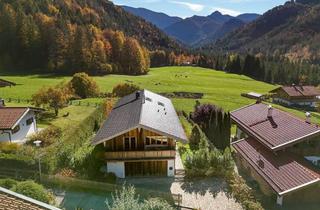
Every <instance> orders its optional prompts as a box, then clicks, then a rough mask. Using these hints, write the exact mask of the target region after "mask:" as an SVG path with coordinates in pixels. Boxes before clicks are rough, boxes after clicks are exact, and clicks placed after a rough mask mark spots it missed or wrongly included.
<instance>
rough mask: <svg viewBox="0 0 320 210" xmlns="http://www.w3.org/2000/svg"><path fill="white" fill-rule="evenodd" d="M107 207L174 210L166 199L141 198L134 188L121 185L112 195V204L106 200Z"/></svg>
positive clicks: (114, 208)
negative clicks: (120, 188) (119, 189)
mask: <svg viewBox="0 0 320 210" xmlns="http://www.w3.org/2000/svg"><path fill="white" fill-rule="evenodd" d="M107 209H110V210H174V208H173V207H172V206H170V204H168V203H167V202H166V201H163V200H160V199H158V198H151V199H149V200H142V199H141V198H140V196H139V195H137V194H136V191H135V188H134V187H132V186H130V187H125V186H123V188H122V190H121V191H117V192H116V193H115V195H113V196H112V205H109V202H108V200H107Z"/></svg>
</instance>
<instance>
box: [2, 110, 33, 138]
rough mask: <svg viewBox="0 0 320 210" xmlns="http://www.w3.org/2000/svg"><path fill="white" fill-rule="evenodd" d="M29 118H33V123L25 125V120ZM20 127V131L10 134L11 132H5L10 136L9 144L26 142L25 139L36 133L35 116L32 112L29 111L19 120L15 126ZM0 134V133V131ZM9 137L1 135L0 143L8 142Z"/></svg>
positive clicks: (4, 134) (5, 134)
mask: <svg viewBox="0 0 320 210" xmlns="http://www.w3.org/2000/svg"><path fill="white" fill-rule="evenodd" d="M29 118H33V123H31V124H30V125H27V120H28V119H29ZM17 125H19V126H20V130H19V131H18V132H17V133H15V134H12V131H6V132H9V133H10V135H11V142H13V143H15V142H16V143H21V142H23V141H25V140H26V137H27V136H29V135H31V134H34V133H35V132H37V126H36V125H37V124H36V119H35V114H34V112H33V111H29V112H28V113H27V114H26V115H25V116H24V117H23V118H22V119H20V121H19V123H18V124H17ZM0 133H1V131H0ZM9 140H10V139H9V135H8V134H7V133H2V134H0V142H1V141H2V142H3V141H9Z"/></svg>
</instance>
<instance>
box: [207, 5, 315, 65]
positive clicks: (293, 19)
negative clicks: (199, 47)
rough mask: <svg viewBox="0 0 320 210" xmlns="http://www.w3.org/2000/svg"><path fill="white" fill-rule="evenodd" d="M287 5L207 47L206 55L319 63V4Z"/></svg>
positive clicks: (268, 12) (276, 8)
mask: <svg viewBox="0 0 320 210" xmlns="http://www.w3.org/2000/svg"><path fill="white" fill-rule="evenodd" d="M301 1H302V0H300V1H296V2H287V3H285V4H284V5H281V6H278V7H275V8H273V9H271V10H269V11H267V12H266V13H265V14H263V15H262V16H261V17H260V18H259V19H257V20H256V21H253V22H251V23H249V24H247V25H245V26H244V27H242V28H240V29H238V30H236V31H234V32H232V33H230V34H228V35H227V36H225V37H223V38H222V39H220V40H218V41H217V42H216V43H211V44H210V45H209V46H207V47H206V48H207V50H209V51H218V52H219V51H220V52H221V51H222V52H240V53H246V52H250V53H252V54H258V53H260V54H263V55H266V56H276V57H279V56H280V57H282V58H287V59H289V60H291V61H301V60H307V61H310V62H315V63H319V59H320V54H319V53H318V50H319V49H320V45H319V44H318V43H319V40H320V21H319V19H320V3H319V2H318V3H314V2H315V1H307V0H303V1H302V3H301Z"/></svg>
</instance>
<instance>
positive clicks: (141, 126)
mask: <svg viewBox="0 0 320 210" xmlns="http://www.w3.org/2000/svg"><path fill="white" fill-rule="evenodd" d="M137 128H143V129H146V130H149V131H153V132H155V133H158V134H161V135H164V136H168V137H170V138H173V139H175V140H177V141H181V142H182V143H188V140H187V138H182V137H178V136H175V135H172V134H168V133H166V132H163V131H160V130H157V129H153V128H151V127H148V126H145V125H141V124H140V125H138V126H135V127H132V128H129V129H127V130H124V131H122V132H120V133H117V134H115V135H112V136H110V137H108V138H103V139H101V140H98V141H95V140H93V141H92V143H91V144H92V145H93V146H96V145H98V144H101V143H103V142H106V141H109V140H111V139H113V138H116V137H118V136H121V135H123V134H125V133H127V132H129V131H131V130H134V129H137Z"/></svg>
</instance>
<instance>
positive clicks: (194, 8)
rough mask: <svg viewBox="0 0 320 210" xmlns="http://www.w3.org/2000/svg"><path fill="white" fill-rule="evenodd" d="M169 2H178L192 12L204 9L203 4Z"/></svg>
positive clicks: (174, 2) (175, 2)
mask: <svg viewBox="0 0 320 210" xmlns="http://www.w3.org/2000/svg"><path fill="white" fill-rule="evenodd" d="M170 2H171V3H173V4H180V5H183V6H186V7H188V8H189V9H190V10H192V11H194V12H201V11H202V10H203V9H204V5H202V4H194V3H189V2H184V1H170Z"/></svg>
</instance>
